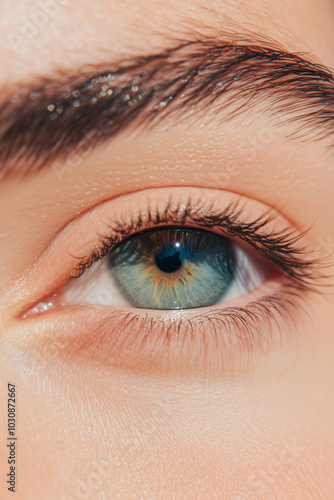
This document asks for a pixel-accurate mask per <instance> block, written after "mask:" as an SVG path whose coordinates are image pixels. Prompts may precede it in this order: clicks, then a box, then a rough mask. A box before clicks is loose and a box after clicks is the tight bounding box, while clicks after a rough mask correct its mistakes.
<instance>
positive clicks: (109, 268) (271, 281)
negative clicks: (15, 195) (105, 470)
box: [21, 188, 320, 373]
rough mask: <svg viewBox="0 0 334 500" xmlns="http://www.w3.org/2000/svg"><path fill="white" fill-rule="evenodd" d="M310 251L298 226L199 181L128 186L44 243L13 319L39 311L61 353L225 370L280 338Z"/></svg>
mask: <svg viewBox="0 0 334 500" xmlns="http://www.w3.org/2000/svg"><path fill="white" fill-rule="evenodd" d="M312 257H313V247H312V244H311V243H310V241H309V240H308V238H307V235H306V234H305V232H304V233H303V232H301V231H299V230H297V229H296V228H294V227H293V226H292V224H291V223H289V221H287V220H286V219H285V218H284V217H283V216H281V215H280V214H279V212H277V211H275V210H274V209H269V207H268V206H267V205H263V204H262V203H260V202H258V201H256V200H251V199H249V198H247V197H242V196H241V195H238V194H236V193H228V192H223V193H222V192H221V191H220V190H215V189H202V188H174V189H173V190H172V191H171V190H170V189H168V188H159V189H152V190H145V191H140V192H138V193H130V194H128V195H124V196H122V197H119V198H115V199H114V200H109V201H107V202H105V203H103V204H101V205H99V206H97V207H95V209H93V210H89V211H87V212H86V213H84V214H83V215H82V216H81V217H78V218H77V219H74V220H73V221H72V222H71V223H70V224H68V225H67V226H66V227H65V228H64V230H62V232H61V233H60V234H59V235H58V236H57V237H56V238H55V239H54V241H53V242H52V243H51V244H50V246H49V248H48V249H47V250H46V251H45V252H43V254H42V256H41V258H40V260H39V262H38V263H37V264H36V268H35V270H34V272H33V273H31V280H32V281H31V283H29V282H28V283H26V288H27V289H32V290H35V289H34V286H33V283H36V278H37V279H38V283H37V285H38V287H39V288H38V290H39V291H38V290H37V291H36V292H35V291H34V294H35V295H34V299H35V300H34V299H32V300H31V302H30V304H31V305H30V306H27V307H26V309H25V310H24V311H22V312H21V318H24V319H27V320H29V318H32V321H34V316H35V315H38V316H39V320H38V321H39V328H42V326H41V325H42V324H43V325H44V326H43V328H44V329H45V332H46V333H45V335H46V336H50V339H51V340H50V341H54V339H53V337H52V335H51V333H50V331H51V330H52V329H53V328H58V329H59V331H62V332H63V335H65V344H66V345H67V346H68V347H67V348H66V352H68V354H69V355H70V354H71V353H72V352H73V351H74V350H75V352H77V353H78V354H79V356H84V357H85V356H87V355H88V356H89V358H90V359H96V360H98V361H99V362H103V363H107V364H110V365H112V366H121V367H122V368H124V367H128V368H131V369H135V370H137V369H143V370H146V369H148V367H150V370H153V369H155V370H167V371H170V370H175V371H176V372H178V371H179V370H180V371H182V370H183V369H186V366H188V368H189V369H190V367H192V368H191V369H194V370H195V372H196V373H198V363H201V362H202V361H205V363H204V364H203V365H202V366H203V370H204V369H205V366H208V365H210V366H214V365H215V364H217V365H216V366H217V367H219V368H218V369H219V370H220V369H224V370H227V369H228V366H230V367H232V368H233V369H234V368H235V367H237V365H238V362H237V359H238V358H234V353H239V359H241V358H242V357H243V356H244V353H246V352H248V353H250V352H254V351H255V348H256V347H257V348H258V349H263V348H265V349H267V348H268V346H271V344H273V343H274V342H277V343H280V342H281V340H282V338H281V332H282V331H283V332H284V335H285V336H287V337H288V338H289V336H290V335H291V327H293V326H294V324H295V323H296V321H297V320H298V319H300V318H301V317H302V314H303V313H304V310H305V308H304V306H305V300H306V298H308V296H309V293H310V292H313V291H316V290H317V287H318V283H319V281H320V277H319V267H318V262H316V261H315V260H314V258H312ZM35 286H36V285H35ZM38 294H40V299H39V300H36V296H37V295H38ZM54 325H56V326H54ZM64 332H65V333H64ZM287 332H289V333H287ZM288 335H289V336H288ZM277 345H278V344H277ZM201 357H203V359H202V360H201V359H199V358H201ZM254 359H255V358H254ZM206 363H207V364H208V365H206Z"/></svg>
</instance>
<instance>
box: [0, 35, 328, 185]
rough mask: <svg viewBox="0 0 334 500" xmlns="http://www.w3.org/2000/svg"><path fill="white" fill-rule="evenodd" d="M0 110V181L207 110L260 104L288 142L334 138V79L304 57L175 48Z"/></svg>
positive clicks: (42, 89)
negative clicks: (282, 126) (284, 128)
mask: <svg viewBox="0 0 334 500" xmlns="http://www.w3.org/2000/svg"><path fill="white" fill-rule="evenodd" d="M18 85H20V88H19V90H18V91H17V92H16V94H15V95H12V97H11V98H9V99H8V100H7V101H6V102H4V103H3V104H2V105H1V106H0V162H1V167H0V173H1V176H2V177H4V176H6V175H9V174H14V175H19V176H22V175H25V174H27V173H32V172H34V173H35V172H37V171H39V170H40V169H42V168H45V167H46V166H48V165H51V164H54V162H55V161H56V160H57V161H58V162H59V161H61V162H64V163H65V164H66V159H67V158H68V157H70V156H71V155H73V154H76V155H80V154H86V153H87V150H91V149H93V148H95V147H97V146H98V145H99V144H101V143H103V142H105V141H107V140H110V139H111V138H112V137H114V136H115V135H117V134H118V133H120V132H122V131H124V130H125V129H127V128H128V127H130V126H131V125H136V126H139V125H144V124H149V123H154V122H155V120H157V119H159V120H160V119H161V120H163V119H164V118H165V117H166V116H170V115H174V118H175V119H176V120H180V119H186V113H185V111H186V110H188V109H193V110H196V111H203V110H204V112H205V110H206V109H208V107H210V106H213V105H215V110H217V112H221V113H223V115H222V116H223V117H224V118H225V119H227V118H228V117H229V116H231V115H234V114H236V113H241V112H243V111H245V109H249V108H251V107H252V106H254V105H258V104H260V105H262V106H263V108H264V109H266V110H268V111H269V112H270V113H271V114H272V115H274V116H275V117H276V118H277V117H280V123H285V122H296V123H297V127H296V132H295V135H296V137H299V136H300V135H303V137H305V136H306V137H307V138H308V139H315V138H317V139H319V138H324V137H327V136H329V135H331V134H333V132H334V76H333V73H332V71H331V70H330V69H329V68H326V67H324V66H321V65H319V64H315V63H313V62H311V61H308V60H307V59H306V58H305V57H304V56H303V55H301V54H297V53H289V52H286V51H284V50H282V49H280V48H276V47H270V46H268V45H265V44H261V43H256V44H254V43H253V44H252V43H250V42H248V43H246V42H245V41H244V42H240V41H239V42H237V43H231V42H222V41H219V40H216V39H214V40H212V39H207V40H196V41H190V42H189V41H187V42H180V43H179V44H178V45H176V46H174V47H173V48H170V49H168V50H165V51H163V52H161V53H159V54H155V55H151V56H145V57H136V58H134V59H132V60H126V61H120V62H119V63H118V64H117V65H115V64H113V65H104V66H102V65H99V66H98V67H91V68H90V69H88V70H87V69H86V70H85V71H81V72H80V74H79V75H78V71H76V72H75V73H73V74H71V75H65V74H62V73H61V72H59V73H58V75H56V76H55V78H54V79H48V78H41V79H40V80H39V82H37V83H36V82H35V83H34V82H32V83H30V84H22V83H20V84H18Z"/></svg>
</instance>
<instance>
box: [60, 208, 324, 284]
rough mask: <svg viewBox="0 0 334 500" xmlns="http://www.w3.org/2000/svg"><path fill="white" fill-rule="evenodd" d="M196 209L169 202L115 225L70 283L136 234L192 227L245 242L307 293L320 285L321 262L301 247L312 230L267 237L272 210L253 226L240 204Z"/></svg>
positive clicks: (101, 236)
mask: <svg viewBox="0 0 334 500" xmlns="http://www.w3.org/2000/svg"><path fill="white" fill-rule="evenodd" d="M196 205H197V204H196V203H193V202H191V200H190V199H189V200H188V202H187V203H186V204H185V205H184V204H182V206H181V204H180V203H179V204H178V205H176V206H174V207H172V202H171V200H169V201H168V203H167V205H166V207H165V209H164V210H163V211H159V210H158V209H155V210H152V208H150V207H149V208H148V211H147V212H145V213H143V212H141V213H139V214H138V215H137V216H136V217H133V218H132V220H131V221H130V222H127V223H124V222H122V221H120V220H119V221H116V222H114V223H113V227H109V234H107V235H99V245H98V247H95V248H94V249H93V250H92V252H91V254H90V255H89V256H88V257H87V258H84V259H83V258H78V259H79V264H78V265H77V266H76V267H75V268H74V270H73V272H74V274H73V275H71V276H69V279H72V278H78V277H79V276H81V275H82V274H83V272H84V271H85V270H86V269H87V268H89V267H90V266H91V265H92V264H93V263H94V262H96V261H98V260H100V259H102V258H103V257H105V256H106V255H107V254H108V253H109V252H110V251H112V250H113V249H114V248H115V247H116V246H117V245H119V244H120V243H122V242H123V241H125V240H126V239H127V238H128V237H130V236H132V235H134V234H137V233H142V232H144V231H145V230H150V229H157V228H159V227H161V229H163V228H166V227H171V226H186V225H187V223H188V224H195V225H196V227H198V228H203V229H206V230H208V229H213V228H215V229H216V230H218V231H221V233H222V235H224V236H231V237H237V238H239V239H241V240H243V241H244V242H246V243H247V244H249V245H250V246H252V247H253V248H254V249H256V250H257V251H258V252H259V253H260V254H261V255H262V256H263V257H265V258H267V259H268V260H270V261H271V262H272V263H273V264H274V265H276V266H277V267H278V268H279V269H280V270H281V271H282V272H283V274H285V275H286V276H288V277H289V278H290V279H291V280H292V281H293V282H294V283H295V284H296V285H298V287H300V288H303V289H304V290H310V289H313V288H314V287H313V286H312V285H314V282H315V281H317V282H318V281H319V278H320V277H321V274H320V271H319V264H320V262H321V259H316V258H308V257H307V256H308V255H309V254H312V252H313V250H309V249H306V248H305V247H301V248H299V247H298V246H297V244H298V242H299V241H300V240H301V239H302V238H303V237H304V236H305V235H306V234H307V232H308V230H305V231H304V232H301V233H299V232H297V230H287V229H283V230H281V231H277V232H274V233H270V232H269V231H268V232H267V233H266V232H265V231H264V229H265V227H266V226H268V224H269V223H271V222H272V221H273V220H274V219H275V217H274V215H273V214H272V210H271V209H268V211H267V212H266V213H265V214H263V215H261V216H259V217H257V218H256V219H254V220H253V221H251V222H244V221H243V207H242V206H241V204H240V203H238V202H237V203H231V204H230V205H228V206H227V207H226V208H225V209H224V210H223V211H220V212H217V210H216V211H213V210H212V205H210V206H209V207H207V208H206V209H204V208H201V209H198V208H196ZM110 233H112V234H110ZM317 284H318V283H317Z"/></svg>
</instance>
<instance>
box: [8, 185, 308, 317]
mask: <svg viewBox="0 0 334 500" xmlns="http://www.w3.org/2000/svg"><path fill="white" fill-rule="evenodd" d="M170 193H171V188H170V187H168V188H166V187H162V188H155V189H154V188H147V189H143V190H140V191H137V192H132V193H128V194H124V195H120V196H118V197H115V198H113V199H109V200H104V201H102V202H99V203H98V204H97V205H96V206H93V207H90V208H89V209H87V210H86V211H85V212H83V213H81V214H80V215H79V216H77V217H76V218H75V219H72V220H70V221H69V222H68V223H67V224H66V225H64V226H63V227H62V229H60V230H59V231H58V232H57V234H56V235H55V236H54V237H53V238H52V240H51V241H50V242H49V243H48V244H47V246H46V247H45V248H44V249H43V251H42V252H41V254H40V255H39V257H38V258H37V259H36V261H35V262H34V264H32V266H31V267H30V268H29V269H27V273H26V274H25V276H23V277H21V278H20V289H21V290H22V297H21V301H19V302H17V301H16V288H15V286H16V285H17V283H14V285H13V287H12V289H11V290H10V291H9V301H10V296H11V295H12V296H13V298H12V302H13V304H14V308H15V304H16V311H15V310H14V312H13V313H14V315H15V314H17V315H18V316H20V314H21V313H22V311H23V310H27V309H28V308H29V307H30V306H31V305H32V304H34V303H36V302H37V301H39V300H40V299H41V291H42V290H43V292H45V293H44V295H43V296H46V295H47V294H48V293H53V291H54V290H56V289H59V288H61V287H62V286H64V285H65V284H66V283H67V282H68V277H67V276H63V275H62V274H61V276H59V274H60V273H59V266H62V267H61V268H62V269H64V266H65V267H66V266H67V269H68V272H71V270H73V267H74V266H75V263H78V258H79V257H80V256H81V257H82V258H85V257H87V254H88V253H90V252H91V250H92V249H93V248H94V247H95V248H96V238H98V235H99V234H101V233H103V232H105V229H106V224H107V221H108V218H109V220H115V218H116V215H115V214H118V217H120V215H119V214H121V213H122V214H124V213H125V212H127V213H130V212H131V211H132V213H134V212H136V211H138V207H139V206H140V205H141V204H143V205H144V206H145V207H148V206H151V207H153V206H154V205H155V204H159V202H161V200H164V201H163V203H164V204H166V201H165V200H166V199H168V198H169V197H170ZM186 193H187V194H186ZM184 196H188V197H190V198H191V199H192V200H193V201H194V202H195V200H197V202H198V201H199V200H201V199H202V203H203V205H202V207H203V210H206V209H207V208H208V207H209V205H210V202H209V200H210V199H211V198H214V199H215V203H216V204H217V203H218V202H217V200H219V199H222V196H223V199H224V204H228V203H229V200H236V199H238V200H240V202H242V200H243V201H245V202H247V210H248V211H249V210H253V209H254V210H257V213H264V212H266V211H268V210H269V209H271V210H273V212H274V213H277V218H278V219H277V222H278V223H279V225H280V226H281V227H289V228H291V230H296V231H297V233H300V231H298V229H297V228H296V227H295V226H293V225H292V224H291V222H289V221H288V220H287V219H286V218H285V216H284V215H283V214H281V213H279V212H277V211H276V210H274V209H273V207H270V206H268V205H266V204H265V203H263V202H261V201H258V200H255V199H252V198H248V197H247V196H244V195H239V194H236V193H233V192H229V191H222V190H218V189H211V188H199V187H189V186H188V187H186V188H182V187H175V188H173V197H174V202H176V199H181V200H182V199H184ZM219 203H220V202H219ZM252 207H253V208H252ZM113 214H114V215H113ZM124 216H125V215H124ZM87 228H89V229H90V230H89V231H87ZM82 234H86V237H85V238H83V237H82ZM71 241H72V243H71ZM306 241H309V238H308V237H307V236H306ZM308 244H309V245H311V242H310V241H309V243H308ZM80 245H81V246H80ZM60 257H61V258H62V260H63V264H60V262H59V258H60ZM50 259H51V261H54V260H55V259H56V261H57V262H59V264H58V267H57V269H56V270H55V269H53V274H52V273H51V271H50ZM43 269H44V271H43ZM37 276H39V281H38V283H39V289H36V279H37Z"/></svg>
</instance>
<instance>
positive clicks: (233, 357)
mask: <svg viewBox="0 0 334 500" xmlns="http://www.w3.org/2000/svg"><path fill="white" fill-rule="evenodd" d="M263 292H268V294H266V295H262V296H261V297H260V298H259V297H256V296H254V297H253V298H252V297H251V298H250V303H249V304H240V305H239V306H238V307H231V308H221V307H219V306H212V307H208V308H201V309H197V310H184V311H153V314H152V311H147V310H138V309H136V310H134V309H129V308H109V307H103V306H71V307H65V308H63V309H62V310H51V311H48V312H46V313H43V314H41V315H38V316H39V317H38V316H37V317H38V320H39V322H38V324H39V327H38V331H39V335H40V336H41V341H42V344H43V347H42V349H43V350H44V353H46V356H47V353H48V352H51V353H52V356H54V357H55V358H57V359H59V360H61V359H65V358H66V359H67V360H68V361H70V362H79V361H80V359H85V360H89V361H90V362H97V363H99V364H101V365H104V366H106V367H109V368H113V369H118V368H119V369H129V370H136V371H138V370H140V371H144V372H145V373H146V372H150V373H152V374H153V373H154V372H157V373H162V372H166V373H170V374H172V373H174V374H175V373H178V374H188V375H189V374H190V373H192V374H193V375H195V376H202V375H203V373H204V372H205V371H207V370H211V371H214V372H216V373H217V375H219V374H220V375H222V374H224V375H229V374H233V373H234V374H235V373H237V372H239V371H240V370H243V369H246V370H247V369H248V368H249V364H252V365H253V363H254V362H255V360H256V362H257V363H258V360H259V356H261V354H265V356H266V357H267V356H268V353H270V352H274V351H275V350H276V349H277V348H279V349H282V345H284V344H286V345H289V350H291V342H292V340H293V339H296V331H295V326H296V325H297V324H298V322H299V321H303V320H306V319H307V321H308V322H309V316H308V313H307V312H306V310H305V308H304V306H305V302H306V301H305V294H304V292H302V291H300V290H296V288H295V286H292V285H291V283H283V284H278V283H276V285H275V284H272V285H268V289H267V290H263ZM252 299H253V300H252ZM35 319H36V317H34V318H33V317H31V318H29V317H28V318H27V319H26V320H25V321H27V324H28V326H26V328H27V329H29V323H30V322H32V324H34V322H35ZM32 329H34V327H32ZM36 331H37V329H36ZM305 331H306V330H305V329H304V330H303V335H305ZM303 340H304V341H305V338H304V339H303Z"/></svg>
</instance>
